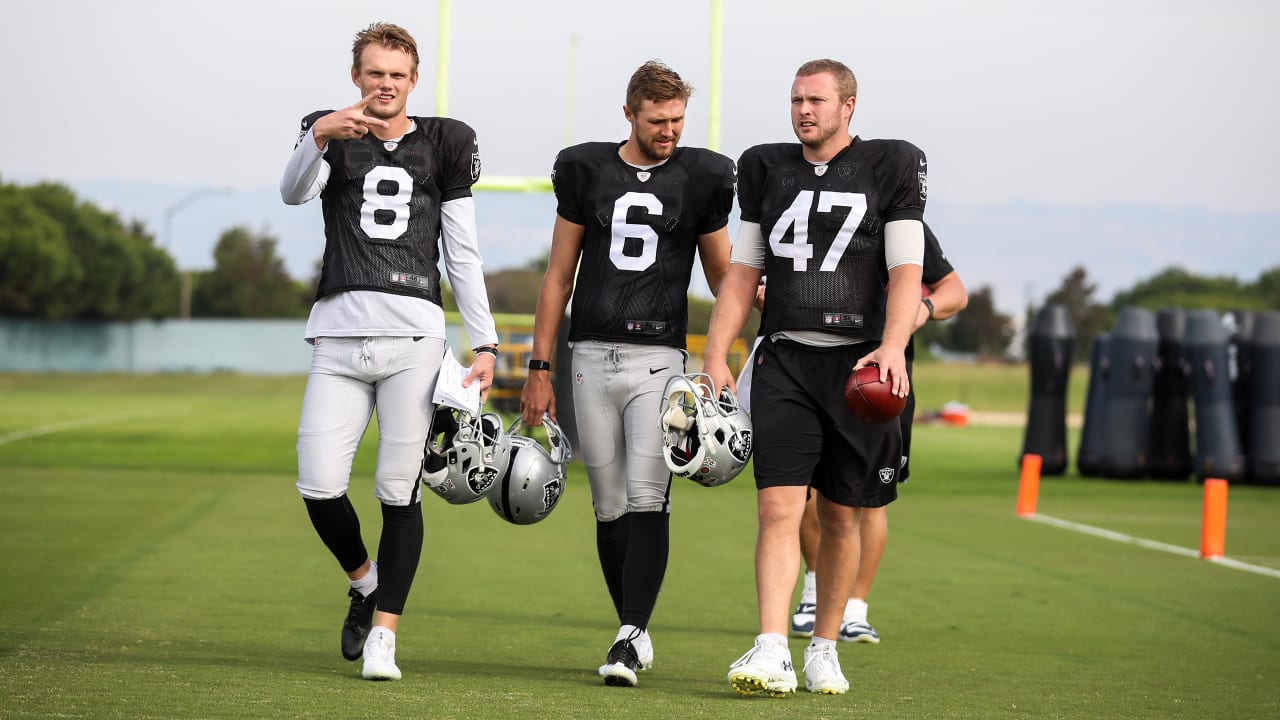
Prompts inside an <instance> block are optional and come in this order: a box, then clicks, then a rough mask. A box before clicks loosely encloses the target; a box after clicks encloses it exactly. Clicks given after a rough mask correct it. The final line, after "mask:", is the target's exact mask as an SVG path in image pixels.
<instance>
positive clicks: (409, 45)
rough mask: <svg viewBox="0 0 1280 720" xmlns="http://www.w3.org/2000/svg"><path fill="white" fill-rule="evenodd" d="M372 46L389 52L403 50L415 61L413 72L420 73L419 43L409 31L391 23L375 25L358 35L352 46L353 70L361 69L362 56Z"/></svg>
mask: <svg viewBox="0 0 1280 720" xmlns="http://www.w3.org/2000/svg"><path fill="white" fill-rule="evenodd" d="M370 45H381V46H382V47H384V48H387V49H388V50H403V51H404V52H405V53H406V54H407V55H408V56H409V58H410V59H412V60H413V71H414V72H418V43H417V42H415V41H414V39H413V36H412V35H410V34H409V31H408V30H405V29H404V28H402V27H400V26H399V25H392V24H391V23H373V24H372V25H370V26H369V27H367V28H365V29H363V30H361V31H360V32H358V33H356V41H355V43H353V44H352V45H351V69H353V70H359V69H360V56H361V55H363V54H364V49H365V48H367V47H369V46H370Z"/></svg>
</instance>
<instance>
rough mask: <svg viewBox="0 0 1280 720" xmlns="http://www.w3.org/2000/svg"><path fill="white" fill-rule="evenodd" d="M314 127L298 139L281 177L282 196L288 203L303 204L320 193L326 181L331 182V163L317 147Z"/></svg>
mask: <svg viewBox="0 0 1280 720" xmlns="http://www.w3.org/2000/svg"><path fill="white" fill-rule="evenodd" d="M311 132H312V129H308V130H307V134H306V135H305V136H303V138H302V139H301V140H299V141H298V146H297V147H296V148H294V149H293V155H290V156H289V164H288V165H285V168H284V177H282V178H280V198H281V199H282V200H284V202H285V204H286V205H301V204H303V203H305V202H307V201H308V200H311V199H312V198H314V197H315V196H317V195H319V194H320V191H321V190H323V189H324V186H325V183H327V182H329V163H327V162H325V161H324V152H323V151H321V150H319V149H318V148H316V141H315V138H314V137H312V135H311Z"/></svg>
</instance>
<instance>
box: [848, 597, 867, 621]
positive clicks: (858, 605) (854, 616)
mask: <svg viewBox="0 0 1280 720" xmlns="http://www.w3.org/2000/svg"><path fill="white" fill-rule="evenodd" d="M844 621H845V622H847V623H850V622H860V623H865V622H866V621H867V601H866V600H858V599H856V598H849V602H847V603H845V604H844Z"/></svg>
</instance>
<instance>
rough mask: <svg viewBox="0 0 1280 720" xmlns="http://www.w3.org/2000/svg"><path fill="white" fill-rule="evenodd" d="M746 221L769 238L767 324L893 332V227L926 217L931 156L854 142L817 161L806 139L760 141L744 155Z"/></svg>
mask: <svg viewBox="0 0 1280 720" xmlns="http://www.w3.org/2000/svg"><path fill="white" fill-rule="evenodd" d="M738 169H739V172H740V176H739V187H738V203H739V206H740V208H741V210H742V220H743V222H754V223H758V224H759V225H760V232H761V234H762V235H763V241H764V243H765V268H764V269H765V273H766V275H767V276H768V278H769V291H768V293H766V295H765V304H766V312H765V313H764V318H763V325H764V326H763V327H762V328H761V329H762V331H763V332H765V333H772V332H775V331H778V330H819V331H823V332H829V333H834V334H837V335H845V336H849V337H854V338H861V339H867V340H879V339H880V337H881V335H882V334H883V332H884V322H885V290H884V288H885V284H886V283H887V282H888V280H889V274H888V270H887V269H886V267H885V248H884V226H885V224H886V223H889V222H893V221H895V220H921V221H922V220H923V219H924V204H925V194H926V170H927V168H926V166H925V157H924V153H922V152H921V151H920V150H919V149H918V148H916V147H915V146H914V145H912V144H911V143H908V142H905V141H902V140H862V139H860V138H857V137H855V138H854V139H853V142H852V143H851V144H850V145H849V146H848V147H846V148H845V149H844V150H842V151H840V153H839V154H837V155H836V156H835V157H833V158H832V159H831V160H830V161H829V162H826V163H822V164H815V163H812V162H809V161H808V160H806V159H805V158H804V155H803V154H802V146H801V145H800V144H799V143H778V144H772V145H757V146H755V147H753V148H750V149H748V150H747V151H746V152H744V153H743V154H742V158H741V159H740V160H739V161H738Z"/></svg>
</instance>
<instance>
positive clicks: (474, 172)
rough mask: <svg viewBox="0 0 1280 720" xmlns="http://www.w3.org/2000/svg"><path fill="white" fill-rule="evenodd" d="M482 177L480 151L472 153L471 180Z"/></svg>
mask: <svg viewBox="0 0 1280 720" xmlns="http://www.w3.org/2000/svg"><path fill="white" fill-rule="evenodd" d="M479 179H480V153H471V182H475V181H477V180H479Z"/></svg>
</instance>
